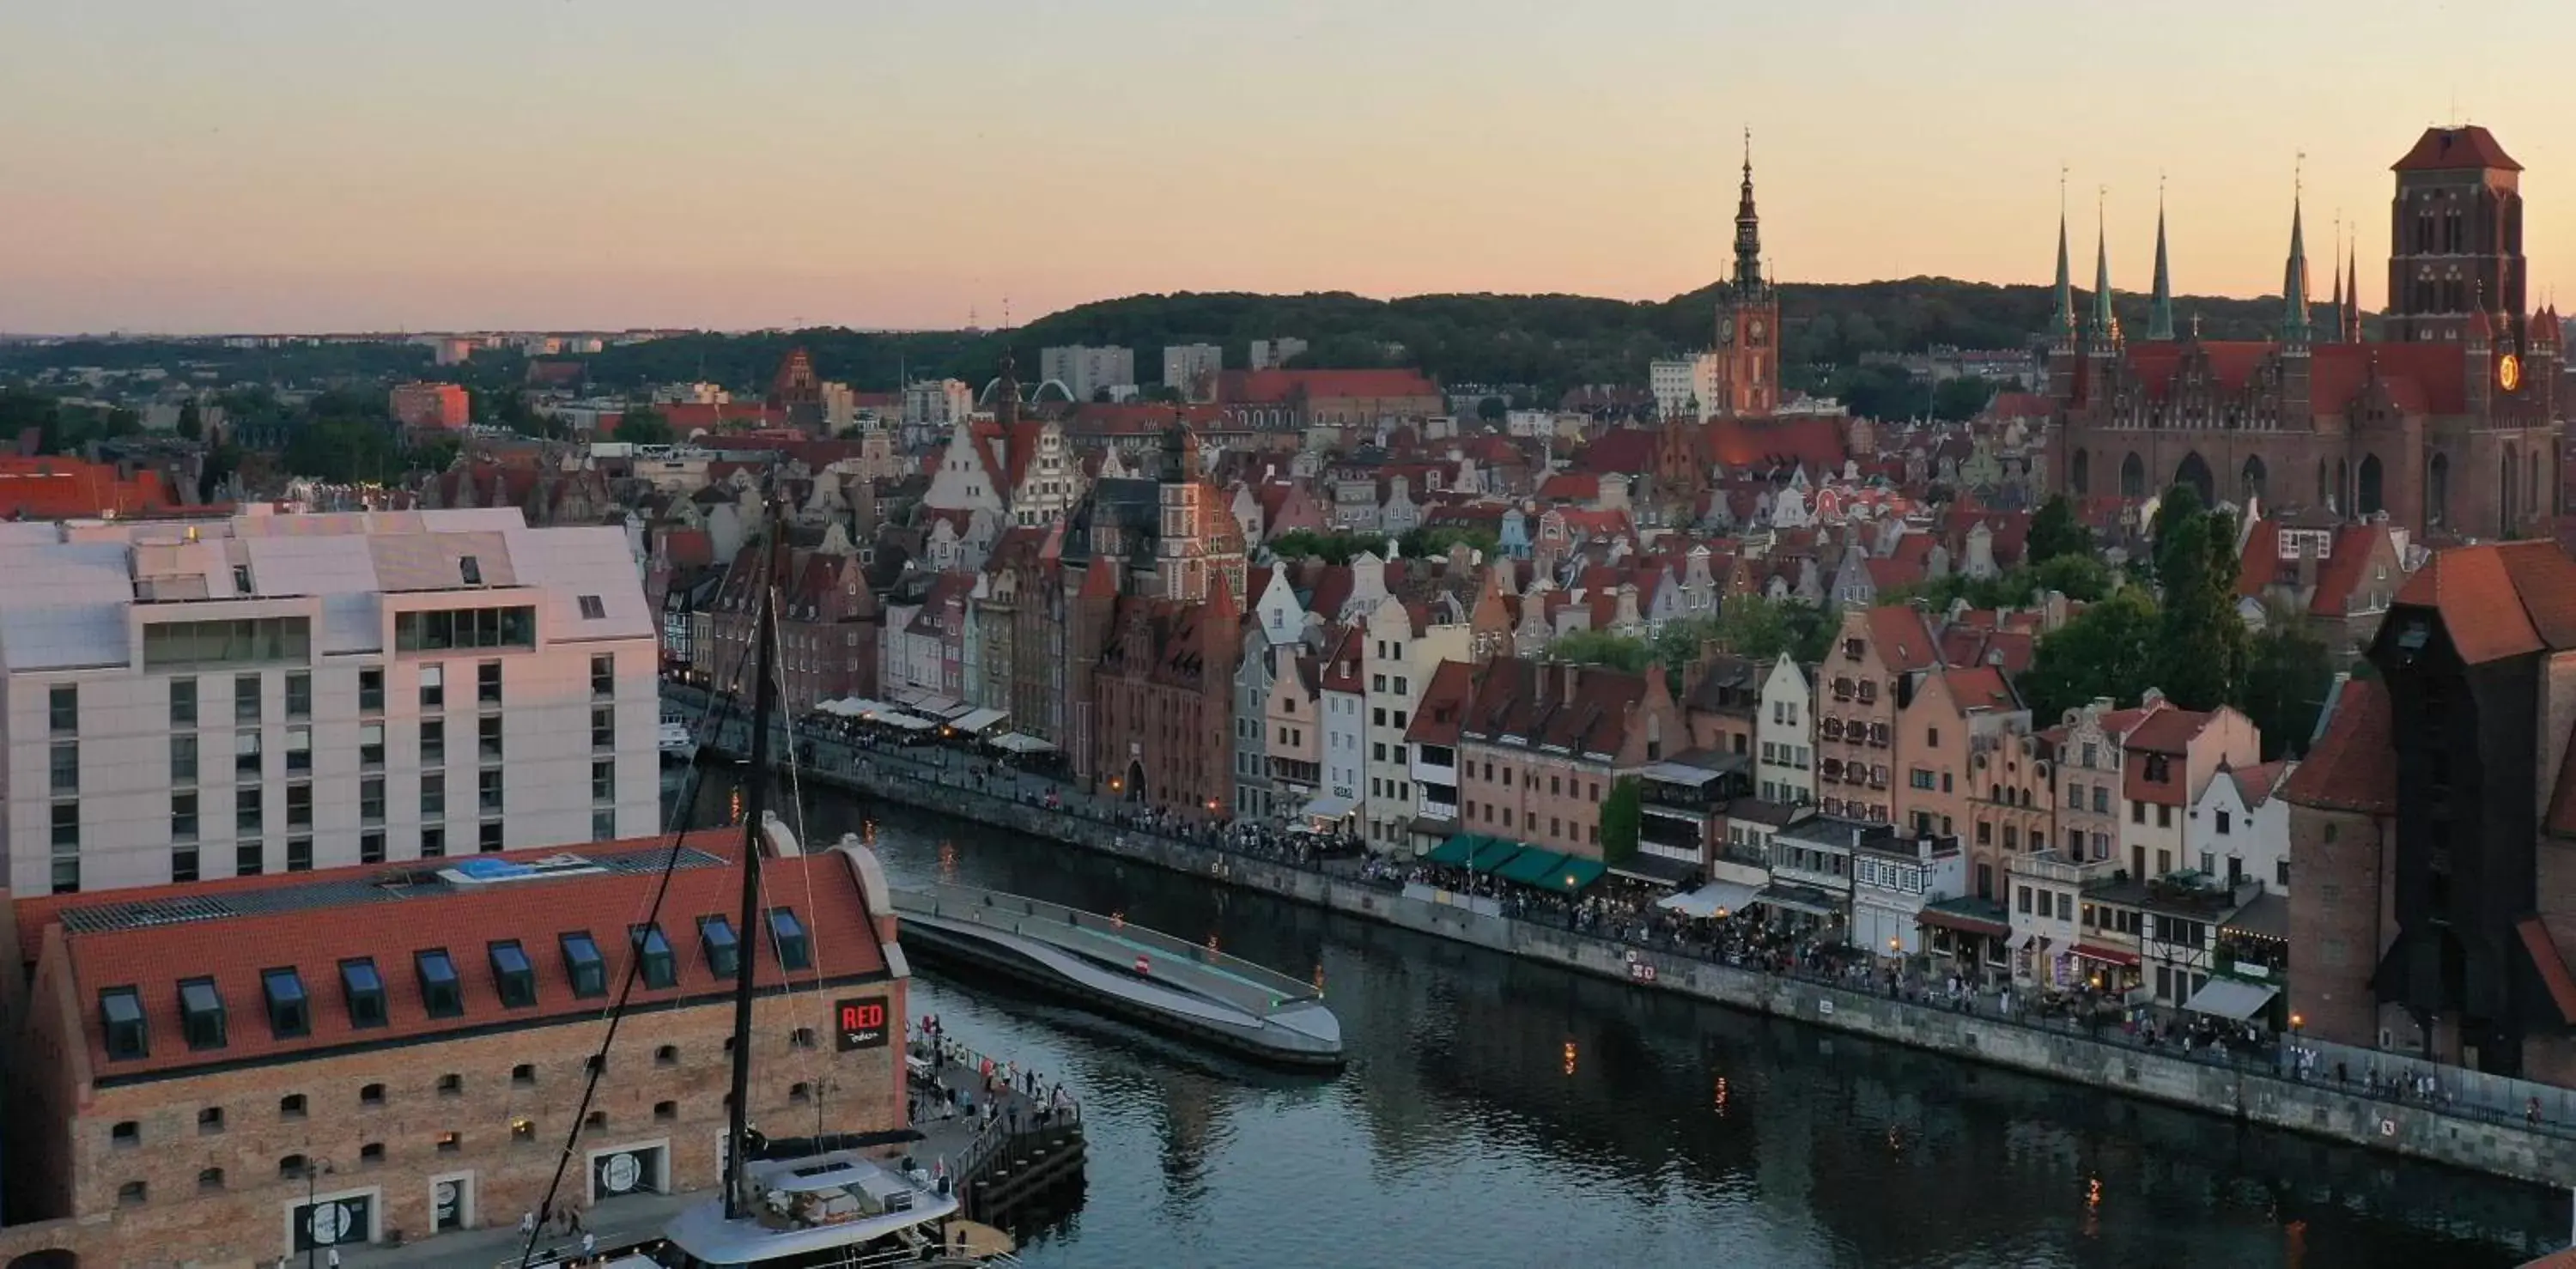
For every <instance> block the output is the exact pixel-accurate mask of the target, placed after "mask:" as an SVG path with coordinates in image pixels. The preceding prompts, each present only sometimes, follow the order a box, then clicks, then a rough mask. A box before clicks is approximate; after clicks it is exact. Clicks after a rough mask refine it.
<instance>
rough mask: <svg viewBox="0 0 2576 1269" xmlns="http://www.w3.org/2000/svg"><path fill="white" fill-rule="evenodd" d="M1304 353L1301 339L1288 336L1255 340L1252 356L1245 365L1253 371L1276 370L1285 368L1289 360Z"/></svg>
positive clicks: (1303, 341) (1304, 343)
mask: <svg viewBox="0 0 2576 1269" xmlns="http://www.w3.org/2000/svg"><path fill="white" fill-rule="evenodd" d="M1304 351H1306V341H1305V340H1302V339H1296V338H1293V337H1289V336H1281V337H1280V338H1278V339H1256V340H1254V341H1252V354H1251V356H1250V357H1249V358H1248V359H1247V360H1246V361H1245V365H1246V366H1247V367H1248V368H1249V369H1253V370H1278V369H1281V368H1283V367H1285V366H1286V365H1287V364H1288V362H1289V360H1290V359H1291V358H1294V357H1295V356H1296V355H1297V354H1299V353H1301V352H1304Z"/></svg>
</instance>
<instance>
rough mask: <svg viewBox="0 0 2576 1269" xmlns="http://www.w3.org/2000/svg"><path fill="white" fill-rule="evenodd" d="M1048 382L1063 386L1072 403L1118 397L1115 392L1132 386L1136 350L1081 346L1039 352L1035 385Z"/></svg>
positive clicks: (1133, 382) (1134, 384) (1133, 384)
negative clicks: (1070, 396)
mask: <svg viewBox="0 0 2576 1269" xmlns="http://www.w3.org/2000/svg"><path fill="white" fill-rule="evenodd" d="M1050 379H1052V380H1054V381H1056V382H1058V383H1061V384H1063V385H1064V388H1065V391H1066V392H1068V393H1071V394H1072V396H1073V399H1074V400H1076V401H1089V400H1092V399H1094V398H1096V397H1098V396H1099V395H1100V394H1101V393H1102V392H1104V391H1107V392H1109V393H1110V394H1111V395H1113V396H1116V395H1119V392H1118V390H1119V389H1132V388H1134V387H1135V386H1136V350H1135V349H1133V348H1094V347H1089V346H1087V345H1082V344H1074V345H1070V346H1068V347H1063V348H1044V349H1040V350H1039V351H1038V382H1039V383H1041V384H1043V383H1045V382H1046V381H1047V380H1050Z"/></svg>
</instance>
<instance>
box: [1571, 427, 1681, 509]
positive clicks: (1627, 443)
mask: <svg viewBox="0 0 2576 1269" xmlns="http://www.w3.org/2000/svg"><path fill="white" fill-rule="evenodd" d="M1654 465H1655V434H1654V433H1653V432H1649V431H1647V430H1646V429H1644V428H1641V427H1614V428H1612V429H1610V430H1609V431H1607V432H1603V433H1602V434H1601V435H1600V436H1598V437H1595V438H1594V439H1593V441H1592V443H1591V444H1589V445H1586V446H1584V447H1583V452H1582V453H1580V454H1577V455H1575V456H1574V461H1573V463H1572V468H1573V470H1575V471H1581V472H1594V473H1599V472H1639V471H1647V470H1650V469H1652V468H1653V467H1654ZM1559 479H1563V477H1551V478H1550V483H1553V482H1554V481H1555V480H1559ZM1587 496H1588V495H1587Z"/></svg>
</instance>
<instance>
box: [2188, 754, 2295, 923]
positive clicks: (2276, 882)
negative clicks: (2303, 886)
mask: <svg viewBox="0 0 2576 1269" xmlns="http://www.w3.org/2000/svg"><path fill="white" fill-rule="evenodd" d="M2297 765H2298V764H2297V763H2294V762H2288V761H2275V762H2266V763H2260V764H2257V765H2255V766H2250V767H2224V768H2222V769H2221V770H2220V771H2219V773H2218V774H2219V775H2220V776H2221V777H2222V778H2220V779H2215V780H2211V781H2210V782H2209V784H2208V786H2207V787H2205V788H2203V789H2202V790H2201V793H2200V796H2199V797H2197V798H2194V799H2192V803H2191V814H2190V816H2189V817H2188V818H2187V819H2185V820H2184V822H2183V855H2184V856H2185V858H2187V859H2188V860H2190V862H2191V866H2192V867H2193V868H2194V869H2197V870H2198V871H2199V872H2201V873H2202V874H2204V875H2206V876H2211V877H2217V878H2219V879H2221V880H2223V881H2224V882H2226V884H2228V885H2229V886H2231V887H2232V886H2236V885H2241V884H2243V883H2245V882H2248V881H2252V882H2255V883H2257V884H2259V885H2260V886H2262V887H2263V889H2264V890H2266V891H2269V892H2272V893H2275V894H2283V895H2286V894H2288V893H2289V892H2290V806H2289V803H2287V802H2284V801H2282V800H2281V798H2280V797H2279V796H2278V794H2279V792H2280V789H2281V785H2282V783H2283V782H2285V781H2286V780H2288V779H2289V776H2290V772H2291V770H2292V769H2293V768H2295V767H2296V766H2297Z"/></svg>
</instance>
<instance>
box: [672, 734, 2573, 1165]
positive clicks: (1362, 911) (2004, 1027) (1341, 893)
mask: <svg viewBox="0 0 2576 1269" xmlns="http://www.w3.org/2000/svg"><path fill="white" fill-rule="evenodd" d="M665 690H666V692H667V693H668V694H669V695H670V696H671V697H672V698H674V699H676V700H680V701H683V702H686V703H691V704H694V703H696V701H697V700H699V699H702V698H700V697H699V696H698V694H697V693H694V692H690V691H688V690H686V689H673V688H670V687H667V686H666V689H665ZM747 739H748V737H747V734H746V732H745V731H744V729H743V727H742V725H741V724H740V723H739V722H738V721H733V722H731V723H729V726H728V729H727V730H726V731H725V732H724V733H723V734H721V735H719V736H717V737H716V738H715V740H714V743H713V745H712V746H711V747H712V748H713V749H714V750H715V751H717V752H721V753H732V754H737V755H738V754H740V753H742V752H743V751H744V750H745V749H747V747H748V746H747V743H746V742H747ZM796 740H797V743H798V749H797V753H798V754H799V755H800V757H799V762H798V766H797V772H796V774H797V776H798V777H799V778H800V779H803V780H807V781H812V782H814V783H816V784H820V785H826V786H830V787H836V788H841V789H845V790H851V791H855V792H858V793H862V794H866V795H870V796H875V797H880V798H884V799H887V800H889V801H893V802H899V803H903V804H905V805H909V806H915V807H920V808H922V809H926V810H931V811H936V812H939V813H941V814H945V815H951V816H956V817H958V818H962V819H966V820H970V821H973V822H976V823H980V824H985V825H988V826H991V827H996V828H1002V829H1007V830H1010V831H1013V832H1018V833H1025V834H1029V835H1031V836H1035V837H1040V838H1046V839H1050V840H1054V841H1060V842H1065V843H1068V844H1071V845H1076V846H1081V847H1084V848H1087V849H1090V850H1094V851H1098V852H1100V853H1103V854H1107V855H1113V856H1116V857H1118V858H1121V859H1126V860H1131V861H1134V862H1137V863H1144V864H1151V865H1154V866H1156V867H1160V868H1165V869H1169V870H1171V871H1174V872H1181V873H1188V874H1191V875H1195V876H1199V877H1204V878H1207V879H1208V880H1210V881H1213V882H1215V883H1217V884H1220V885H1227V886H1233V887H1237V888H1240V889H1246V890H1254V891H1259V892H1261V893H1264V894H1270V895H1274V896H1277V897H1280V898H1284V899H1289V900H1293V901H1296V902H1299V903H1305V904H1311V905H1313V906H1316V907H1321V908H1325V909H1329V910H1331V911H1335V912H1340V913H1343V914H1345V915H1349V916H1353V917H1359V918H1362V919H1366V920H1371V921H1377V922H1380V923H1383V924H1387V925H1393V926H1397V927H1400V928H1404V929H1408V930H1413V931H1415V932H1418V933H1423V934H1429V935H1433V936H1436V937H1440V938H1446V939H1451V940H1455V941H1457V942H1462V943H1468V944H1473V945H1475V946H1478V947H1483V948H1486V949H1488V950H1491V951H1496V952H1501V953H1503V954H1506V955H1511V956H1517V957H1521V958H1523V959H1526V960H1531V961H1536V962H1540V963H1543V964H1549V965H1555V966H1558V967H1560V968H1564V969H1570V970H1574V971H1576V972H1579V973H1586V974H1592V975H1595V976H1599V977H1603V978H1613V979H1619V980H1622V981H1626V982H1629V983H1631V984H1633V985H1635V986H1636V987H1637V989H1639V990H1647V991H1668V992H1674V993H1677V994H1680V995H1684V996H1688V997H1692V998H1695V999H1699V1000H1705V1001H1709V1002H1712V1003H1716V1004H1721V1005H1726V1006H1730V1007H1733V1008H1738V1009H1744V1010H1748V1011H1752V1012H1756V1013H1763V1014H1769V1015H1773V1016H1777V1017H1784V1018H1792V1019H1795V1020H1798V1021H1800V1022H1804V1023H1808V1024H1810V1025H1814V1026H1820V1027H1826V1028H1830V1029H1833V1030H1838V1031H1845V1032H1850V1033H1853V1034H1858V1035H1864V1036H1868V1037H1870V1038H1873V1039H1877V1040H1883V1041H1886V1042H1888V1043H1892V1044H1902V1045H1906V1046H1908V1047H1912V1048H1917V1049H1923V1050H1927V1051H1931V1052H1938V1053H1945V1054H1949V1055H1951V1056H1954V1057H1957V1058H1960V1059H1963V1060H1966V1061H1972V1062H1978V1063H1983V1064H1986V1065H1990V1066H1996V1067H2002V1068H2006V1069H2011V1070H2017V1071H2023V1072H2026V1073H2030V1074H2035V1075H2043V1076H2047V1077H2050V1078H2054V1079H2060V1080H2065V1081H2068V1082H2072V1083H2077V1084H2084V1085H2089V1086H2092V1087H2096V1088H2101V1089H2105V1090H2108V1091H2112V1092H2117V1093H2122V1094H2126V1095H2129V1096H2134V1097H2141V1098H2145V1099H2148V1100H2151V1101H2157V1102H2162V1103H2166V1104H2168V1105H2174V1106H2180V1107H2184V1108H2188V1109H2193V1110H2198V1111H2202V1112H2205V1113H2208V1114H2213V1115H2222V1116H2228V1117H2231V1118H2234V1119H2237V1120H2240V1121H2243V1122H2247V1123H2254V1124H2261V1125H2264V1126H2267V1127H2273V1128H2280V1129H2285V1130H2289V1131H2293V1132H2300V1133H2305V1134H2309V1135H2312V1136H2317V1137H2321V1138H2326V1139H2329V1140H2333V1141H2338V1142H2342V1143H2344V1144H2347V1145H2354V1146H2364V1147H2368V1148H2371V1149H2376V1150H2386V1151H2390V1152H2392V1153H2396V1154H2401V1155H2405V1156H2409V1157H2412V1158H2418V1159H2425V1160H2430V1161H2433V1162H2438V1163H2444V1164H2449V1165H2452V1166H2456V1167H2462V1168H2468V1169H2473V1170H2476V1171H2480V1172H2485V1173H2490V1174H2493V1175H2497V1176H2505V1177H2511V1178H2515V1179H2518V1180H2523V1181H2529V1182H2533V1183H2537V1184H2542V1185H2549V1186H2553V1187H2555V1186H2565V1185H2567V1184H2568V1183H2569V1180H2570V1178H2576V1113H2571V1110H2570V1108H2571V1106H2576V1096H2570V1095H2566V1094H2564V1093H2562V1095H2561V1096H2560V1097H2558V1098H2557V1099H2555V1100H2554V1101H2553V1103H2552V1104H2550V1105H2549V1106H2547V1107H2546V1108H2545V1112H2544V1113H2543V1114H2542V1115H2541V1116H2539V1117H2538V1118H2537V1119H2536V1120H2535V1119H2532V1118H2527V1117H2525V1116H2523V1115H2518V1114H2508V1113H2505V1112H2503V1111H2501V1110H2498V1109H2496V1108H2492V1107H2477V1106H2470V1105H2462V1104H2458V1103H2452V1102H2445V1101H2442V1100H2434V1101H2426V1100H2423V1099H2406V1098H2391V1097H2388V1096H2384V1095H2378V1094H2377V1093H2375V1092H2374V1090H2371V1089H2368V1088H2365V1087H2362V1086H2360V1085H2358V1084H2338V1083H2336V1082H2334V1081H2332V1080H2319V1079H2300V1078H2296V1077H2295V1075H2294V1073H2292V1072H2291V1071H2290V1070H2289V1068H2288V1067H2287V1065H2286V1063H2285V1062H2284V1061H2283V1060H2282V1059H2280V1058H2278V1057H2255V1058H2243V1057H2234V1056H2229V1055H2226V1054H2225V1053H2223V1052H2222V1053H2220V1054H2209V1053H2192V1054H2186V1053H2184V1052H2181V1051H2179V1050H2177V1049H2175V1048H2173V1047H2172V1046H2170V1045H2166V1046H2149V1045H2146V1044H2144V1043H2142V1042H2140V1041H2139V1039H2138V1038H2137V1037H2135V1036H2132V1035H2129V1034H2127V1033H2124V1032H2122V1031H2120V1030H2119V1029H2117V1028H2108V1029H2101V1030H2092V1029H2087V1028H2082V1027H2079V1026H2077V1025H2075V1024H2073V1023H2071V1022H2067V1021H2064V1020H2047V1019H2041V1018H2038V1017H2035V1016H2030V1015H2026V1014H2005V1013H2002V1012H2000V1011H1999V1010H1997V1009H1995V1008H1993V1007H1992V1005H1991V1004H1976V1003H1970V1004H1969V1005H1967V1006H1966V1007H1962V1006H1960V1005H1954V1004H1951V1003H1947V1002H1941V1001H1933V1000H1927V999H1923V998H1921V997H1919V996H1910V995H1907V994H1898V995H1890V994H1888V993H1887V992H1886V991H1885V990H1884V989H1883V985H1882V984H1878V983H1876V982H1875V981H1872V980H1853V979H1850V978H1846V977H1840V976H1837V977H1831V978H1826V977H1818V976H1813V975H1809V974H1806V973H1803V972H1800V971H1796V970H1789V971H1777V970H1770V969H1758V968H1751V967H1746V966H1743V965H1736V964H1728V963H1725V962H1724V961H1722V960H1719V959H1712V958H1710V957H1708V956H1705V955H1701V954H1697V953H1695V952H1694V951H1692V950H1690V949H1686V948H1682V947H1677V946H1673V945H1669V944H1657V943H1653V942H1632V941H1627V940H1623V939H1617V938H1611V937H1606V936H1604V935H1603V934H1601V933H1598V932H1587V931H1580V930H1574V929H1569V928H1565V927H1564V926H1563V925H1560V924H1554V923H1550V922H1547V921H1542V920H1530V919H1522V918H1517V917H1512V916H1500V915H1493V914H1489V913H1486V912H1478V911H1471V910H1469V909H1468V908H1466V907H1463V906H1459V905H1457V904H1454V903H1450V902H1447V901H1446V899H1447V896H1446V895H1445V894H1443V893H1441V892H1438V891H1432V890H1429V889H1427V888H1426V887H1422V886H1411V887H1407V886H1405V885H1404V884H1403V883H1402V882H1401V881H1400V880H1396V879H1392V878H1387V877H1383V876H1373V875H1370V874H1369V872H1368V871H1367V870H1364V869H1362V868H1361V867H1359V866H1358V865H1356V864H1353V863H1350V862H1348V861H1336V862H1323V863H1317V862H1313V861H1306V860H1301V859H1298V858H1294V857H1290V856H1285V855H1282V854H1280V853H1278V852H1271V851H1261V850H1257V849H1245V848H1241V847H1240V846H1236V845H1234V844H1230V843H1228V842H1226V841H1225V840H1224V839H1223V838H1222V837H1221V836H1220V835H1217V834H1214V833H1205V832H1195V831H1191V830H1187V829H1183V830H1179V831H1174V832H1163V831H1155V830H1153V829H1148V828H1144V827H1139V826H1138V825H1136V824H1134V823H1128V822H1122V815H1123V814H1124V812H1122V810H1121V809H1120V804H1117V803H1110V802H1103V801H1097V800H1094V799H1091V798H1089V797H1087V796H1084V795H1083V794H1081V793H1080V792H1079V791H1077V790H1074V789H1072V788H1070V787H1069V786H1063V785H1058V784H1056V783H1054V782H1051V781H1047V780H1045V779H1042V778H1039V777H1037V776H1034V775H1029V774H1026V773H1019V772H1012V771H1008V770H995V769H993V768H992V767H991V764H989V763H987V762H982V761H979V760H976V759H973V758H971V757H969V756H968V755H965V754H961V753H956V752H951V751H943V750H939V749H935V748H928V747H921V748H903V747H877V746H854V745H848V744H844V743H841V742H838V741H835V740H831V739H828V738H824V737H818V736H811V735H808V734H806V733H804V732H803V731H801V730H800V731H799V732H798V734H797V737H796ZM809 746H810V748H809ZM782 765H783V764H782ZM979 768H980V769H982V774H979V773H978V769H979ZM1049 793H1053V794H1054V795H1055V798H1056V802H1057V804H1056V805H1052V806H1050V805H1047V804H1046V799H1047V795H1048V794H1049ZM1988 1000H1989V1001H1991V998H1988ZM2387 1056H2388V1060H2389V1062H2390V1064H2391V1065H2392V1066H2407V1067H2409V1068H2410V1069H2421V1070H2425V1071H2428V1072H2441V1071H2442V1070H2443V1068H2439V1067H2430V1066H2425V1065H2424V1064H2420V1063H2414V1064H2409V1063H2407V1062H2406V1060H2405V1059H2404V1058H2403V1057H2402V1056H2400V1055H2394V1054H2391V1055H2387ZM2439 1078H2440V1077H2439V1075H2437V1076H2436V1079H2437V1083H2438V1082H2439Z"/></svg>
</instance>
